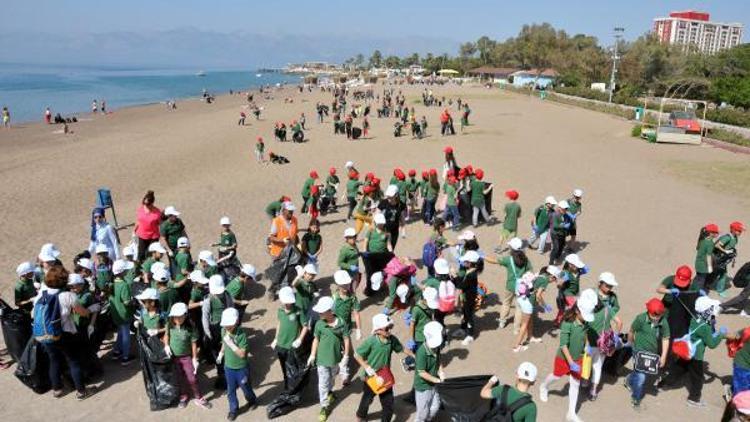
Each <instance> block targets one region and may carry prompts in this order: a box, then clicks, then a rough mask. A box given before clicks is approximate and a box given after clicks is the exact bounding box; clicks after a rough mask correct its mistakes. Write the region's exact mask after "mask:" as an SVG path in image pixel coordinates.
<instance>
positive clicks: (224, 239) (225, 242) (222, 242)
mask: <svg viewBox="0 0 750 422" xmlns="http://www.w3.org/2000/svg"><path fill="white" fill-rule="evenodd" d="M236 244H237V236H235V235H234V232H232V231H229V232H221V235H220V236H219V246H223V247H225V248H226V247H229V246H234V245H236Z"/></svg>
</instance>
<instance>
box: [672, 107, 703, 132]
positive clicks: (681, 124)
mask: <svg viewBox="0 0 750 422" xmlns="http://www.w3.org/2000/svg"><path fill="white" fill-rule="evenodd" d="M669 125H670V126H672V127H677V128H680V129H684V130H685V133H701V125H700V123H699V122H698V118H697V117H696V116H695V112H693V111H673V112H671V113H669Z"/></svg>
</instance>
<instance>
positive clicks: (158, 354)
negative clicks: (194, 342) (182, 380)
mask: <svg viewBox="0 0 750 422" xmlns="http://www.w3.org/2000/svg"><path fill="white" fill-rule="evenodd" d="M138 331H139V332H138V334H137V335H136V339H137V342H138V356H139V359H140V362H141V373H142V374H143V383H144V384H145V387H146V395H148V400H149V403H150V405H151V411H156V410H163V409H167V408H170V407H172V406H174V405H176V404H177V402H178V401H179V399H180V388H179V385H178V381H177V374H176V373H175V368H174V364H173V363H172V358H170V357H169V356H167V354H166V353H165V352H164V344H163V343H162V342H161V340H159V338H158V337H157V336H148V335H145V333H144V332H143V330H138Z"/></svg>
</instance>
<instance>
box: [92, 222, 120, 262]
mask: <svg viewBox="0 0 750 422" xmlns="http://www.w3.org/2000/svg"><path fill="white" fill-rule="evenodd" d="M94 237H95V238H96V240H92V241H91V243H89V253H90V254H91V256H94V250H95V249H96V246H97V245H104V246H106V247H107V251H109V258H110V259H111V260H113V261H114V260H118V259H120V246H119V244H118V242H117V236H116V235H115V230H114V229H113V228H112V226H111V225H110V224H109V223H106V222H105V223H103V224H97V225H96V230H95V232H94Z"/></svg>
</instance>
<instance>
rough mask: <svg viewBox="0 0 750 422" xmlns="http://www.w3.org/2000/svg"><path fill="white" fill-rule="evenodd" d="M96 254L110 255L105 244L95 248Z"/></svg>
mask: <svg viewBox="0 0 750 422" xmlns="http://www.w3.org/2000/svg"><path fill="white" fill-rule="evenodd" d="M94 253H95V254H97V255H98V254H100V253H106V254H108V253H109V249H107V245H105V244H103V243H100V244H98V245H96V248H94Z"/></svg>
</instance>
